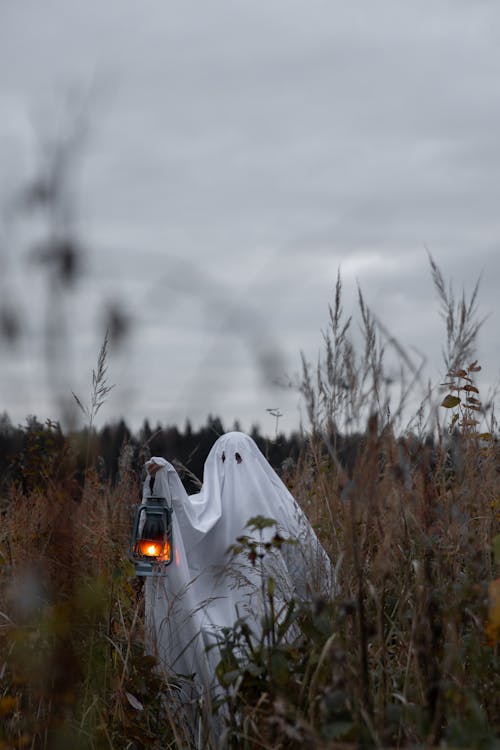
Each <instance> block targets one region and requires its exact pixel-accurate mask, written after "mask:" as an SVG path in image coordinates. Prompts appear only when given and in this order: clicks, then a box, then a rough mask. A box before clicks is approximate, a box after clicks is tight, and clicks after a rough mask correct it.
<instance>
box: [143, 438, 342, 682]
mask: <svg viewBox="0 0 500 750" xmlns="http://www.w3.org/2000/svg"><path fill="white" fill-rule="evenodd" d="M146 469H147V471H148V477H147V478H146V481H145V483H144V498H146V497H148V496H150V495H155V496H164V497H170V498H171V500H172V506H173V509H174V513H173V535H174V547H175V553H174V561H173V563H172V564H171V565H170V566H169V568H168V569H167V574H166V576H161V577H155V578H148V579H147V581H146V622H147V630H148V637H149V642H150V647H151V649H152V650H153V651H154V653H155V654H156V655H157V657H158V659H159V661H160V664H161V665H162V666H164V667H165V669H166V670H167V672H170V673H171V672H175V673H177V674H181V675H189V676H191V677H192V676H193V675H194V676H195V677H194V680H195V682H196V683H197V684H199V685H201V686H203V687H209V686H210V685H211V684H212V683H213V680H214V670H215V666H216V664H217V662H218V654H217V649H216V648H213V644H214V643H215V642H216V640H217V635H218V633H219V632H220V629H221V628H223V627H230V626H232V625H233V624H234V622H235V621H236V619H237V618H238V617H245V618H246V619H247V622H248V624H249V625H250V627H251V629H252V630H253V632H254V633H255V634H256V635H258V633H259V632H260V627H261V625H260V623H261V617H262V614H263V609H262V601H261V591H262V576H263V575H264V576H265V577H266V578H267V577H268V576H272V577H273V579H274V581H275V583H276V586H275V596H276V598H277V599H278V601H279V600H281V601H282V602H287V601H288V600H289V599H290V597H292V596H295V597H296V598H304V597H308V596H312V595H314V594H315V593H316V594H323V595H326V596H328V595H329V594H331V593H332V591H331V588H332V573H331V563H330V560H329V558H328V556H327V554H326V552H325V551H324V550H323V548H322V547H321V545H320V543H319V541H318V539H317V537H316V534H315V533H314V531H313V529H312V527H311V525H310V524H309V522H308V520H307V518H306V516H305V515H304V513H303V511H302V510H301V509H300V508H299V506H298V505H297V503H296V502H295V500H294V498H293V497H292V495H291V494H290V492H289V491H288V490H287V488H286V487H285V485H284V484H283V482H282V481H281V480H280V478H279V477H278V475H277V474H276V472H275V471H274V470H273V469H272V468H271V466H270V465H269V463H268V462H267V461H266V459H265V458H264V456H263V455H262V453H261V452H260V450H259V449H258V447H257V445H256V444H255V442H254V441H253V440H252V438H250V437H249V436H248V435H245V434H243V433H241V432H229V433H227V434H226V435H223V436H222V437H221V438H219V439H218V440H217V441H216V442H215V444H214V446H213V447H212V450H211V451H210V454H209V456H208V458H207V460H206V462H205V467H204V473H203V486H202V489H201V491H200V492H199V493H198V494H196V495H191V496H188V495H187V493H186V491H185V490H184V487H183V485H182V483H181V481H180V478H179V476H178V475H177V472H176V471H175V469H174V467H173V466H172V465H171V464H170V463H168V462H167V461H166V460H165V459H164V458H158V457H153V458H152V459H151V460H150V461H148V462H147V464H146ZM153 478H154V481H152V479H153ZM256 516H263V517H265V518H269V519H274V520H275V521H276V522H277V526H274V527H266V528H264V529H263V530H262V531H257V532H253V534H252V536H255V538H256V539H257V540H261V541H264V542H266V541H271V540H272V538H273V537H274V535H275V534H276V532H277V531H278V532H279V534H280V535H281V536H282V537H285V538H292V539H294V540H296V543H295V544H283V545H282V546H281V547H280V548H277V547H275V546H273V548H272V549H271V551H269V552H268V553H266V554H265V555H264V558H263V559H262V561H261V560H259V561H258V563H257V564H256V563H255V562H252V561H251V560H249V558H248V556H246V555H245V554H243V553H242V554H240V555H238V556H236V557H235V556H231V555H230V554H228V552H227V550H228V548H229V547H230V545H232V544H234V543H235V541H236V539H237V537H240V536H241V535H244V534H247V535H249V534H250V533H251V532H250V531H249V529H248V528H245V527H246V524H247V522H248V521H249V519H250V518H254V517H256ZM209 646H211V648H210V649H208V650H207V647H209Z"/></svg>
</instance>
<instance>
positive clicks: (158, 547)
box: [137, 539, 170, 561]
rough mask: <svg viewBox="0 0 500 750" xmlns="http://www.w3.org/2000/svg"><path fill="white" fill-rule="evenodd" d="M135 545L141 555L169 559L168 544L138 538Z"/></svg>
mask: <svg viewBox="0 0 500 750" xmlns="http://www.w3.org/2000/svg"><path fill="white" fill-rule="evenodd" d="M137 546H138V548H139V553H140V554H141V555H142V556H143V557H156V558H157V559H159V560H165V561H167V560H170V544H169V543H168V542H165V541H163V539H162V540H161V541H158V540H154V539H139V541H138V543H137Z"/></svg>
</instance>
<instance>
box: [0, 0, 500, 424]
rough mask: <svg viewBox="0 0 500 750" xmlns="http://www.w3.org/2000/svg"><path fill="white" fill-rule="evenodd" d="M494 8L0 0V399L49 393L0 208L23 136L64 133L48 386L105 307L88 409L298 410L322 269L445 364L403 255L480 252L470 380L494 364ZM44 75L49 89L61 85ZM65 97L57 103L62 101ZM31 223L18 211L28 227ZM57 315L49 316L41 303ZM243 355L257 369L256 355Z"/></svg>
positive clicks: (468, 267)
mask: <svg viewBox="0 0 500 750" xmlns="http://www.w3.org/2000/svg"><path fill="white" fill-rule="evenodd" d="M499 39H500V5H499V4H498V3H497V2H493V1H492V2H488V1H487V0H474V2H472V0H468V1H467V2H465V1H463V2H461V1H460V0H452V1H451V0H450V2H445V1H442V2H439V3H437V2H435V0H429V1H428V2H419V1H418V0H415V2H412V3H403V2H401V0H394V1H389V0H380V2H378V1H375V2H374V0H369V1H368V0H367V1H366V2H355V1H353V2H340V1H337V0H324V1H323V2H320V1H319V0H307V2H306V1H305V0H304V1H303V2H295V0H279V1H272V0H271V1H270V0H265V2H264V0H251V2H250V1H249V2H238V1H236V0H207V1H206V2H197V3H195V2H193V1H192V0H191V1H189V0H182V1H179V2H171V1H170V0H161V1H160V0H156V2H153V1H152V0H141V2H129V1H128V0H107V2H105V3H102V2H97V1H96V0H87V2H85V3H81V2H73V1H72V0H45V1H44V2H43V3H40V2H39V0H10V1H9V0H0V159H1V174H2V177H1V183H0V202H1V203H0V208H2V215H3V216H4V217H6V218H4V219H3V223H2V225H1V226H0V232H1V234H0V239H1V245H0V250H1V256H0V260H1V263H2V282H1V286H0V293H1V294H2V297H3V301H4V303H5V301H6V300H7V301H8V304H9V305H11V306H16V309H19V311H20V313H19V314H20V315H21V320H22V323H23V326H24V330H25V333H24V335H23V338H22V340H21V342H20V343H19V344H18V345H17V347H15V348H14V349H12V348H8V347H6V346H5V345H2V359H1V370H0V388H1V391H0V395H1V402H0V410H1V409H4V408H5V409H6V410H7V411H8V412H9V414H10V415H11V416H12V418H13V420H14V421H15V422H22V421H23V420H24V418H25V416H26V415H27V414H30V413H35V414H37V415H39V416H40V417H41V418H45V417H49V416H55V417H57V416H58V415H57V414H56V413H55V412H54V409H56V407H55V405H54V403H53V397H54V388H55V386H54V377H55V376H54V372H53V371H51V370H50V368H49V369H48V368H47V363H46V351H45V349H44V345H43V336H44V331H45V330H46V327H47V325H48V314H49V313H48V312H47V311H48V310H49V308H50V305H49V304H48V302H47V289H46V284H45V283H44V279H43V269H40V267H39V266H36V265H34V264H33V263H32V262H30V261H29V258H30V257H31V255H32V245H33V242H34V238H36V237H37V236H38V235H37V232H38V233H41V234H43V226H42V225H41V224H40V222H38V223H37V222H36V221H34V219H33V217H30V218H29V219H28V218H24V219H22V218H19V217H14V218H13V217H12V214H11V212H9V210H7V209H6V206H9V205H11V203H12V196H14V195H16V194H18V192H19V190H21V189H22V188H23V187H25V186H26V184H27V182H28V181H29V180H30V179H32V178H33V175H34V174H35V173H36V171H37V169H39V164H40V142H41V141H43V138H44V137H46V136H47V134H48V133H49V134H52V135H53V134H57V136H58V137H59V138H62V137H63V136H64V135H65V134H67V133H68V131H69V130H70V129H71V121H72V117H71V116H70V115H67V114H64V113H65V112H67V111H69V112H73V114H74V112H75V111H76V110H77V108H78V106H80V105H77V104H75V102H79V101H80V102H81V101H85V105H84V113H85V119H86V121H87V124H88V132H87V134H86V136H85V138H84V141H83V143H82V148H81V149H80V151H79V155H78V159H75V164H74V168H73V171H72V173H71V180H70V182H71V186H72V187H73V188H74V208H75V216H76V218H75V227H76V229H77V231H78V236H79V238H80V241H81V244H82V246H83V248H84V249H85V258H84V264H83V268H82V276H81V278H79V280H78V283H77V284H76V285H75V288H74V290H73V291H72V294H71V298H70V299H67V300H63V301H61V310H60V311H59V314H62V315H63V316H64V320H65V322H66V324H67V328H68V333H69V336H68V338H69V341H68V342H67V343H66V345H65V346H66V349H64V350H63V354H62V356H63V360H64V362H63V364H61V366H60V368H59V369H60V370H61V372H63V375H62V376H61V380H60V383H59V385H58V387H63V388H66V389H67V392H68V393H69V392H70V391H71V390H74V391H76V392H77V393H78V394H79V395H81V396H82V398H85V397H86V393H87V391H88V389H89V387H90V377H91V371H92V367H93V366H94V365H95V360H96V357H97V352H98V350H99V346H100V343H101V341H102V335H103V320H104V319H105V311H106V309H108V308H109V306H110V305H114V306H121V307H122V308H123V309H126V311H127V313H128V315H129V317H130V321H131V328H130V335H129V336H128V338H127V339H126V341H125V342H124V343H123V345H122V347H121V348H119V349H118V348H116V347H115V348H113V349H112V351H111V354H110V359H109V363H108V372H109V378H110V381H111V382H113V383H116V387H115V389H114V390H113V392H112V393H111V394H110V396H109V399H108V401H107V403H106V405H105V406H104V407H103V409H102V411H101V413H100V415H99V420H100V422H101V423H102V422H104V421H107V420H111V419H114V418H115V417H118V416H121V415H123V416H124V417H125V418H126V420H127V421H128V422H129V423H130V424H131V425H132V426H134V427H137V426H139V425H140V424H141V422H142V421H143V419H144V418H146V417H147V418H149V419H150V420H151V421H152V422H153V423H155V422H156V421H157V420H159V421H160V422H162V423H170V424H172V423H179V424H181V425H182V424H183V423H184V421H185V419H186V418H190V419H191V420H192V421H193V422H194V423H195V424H198V423H200V422H204V421H205V418H206V416H207V415H208V414H209V413H211V414H214V415H220V416H222V417H223V419H224V420H225V422H226V424H227V425H228V426H230V425H231V423H232V421H233V420H234V419H236V418H238V419H239V420H240V421H241V423H242V426H243V427H244V428H245V429H248V428H249V427H250V426H251V424H252V423H254V422H259V423H260V424H261V426H262V427H263V429H264V431H267V432H272V430H273V429H274V421H273V419H272V418H271V417H270V416H269V415H268V414H267V413H266V409H267V408H270V407H279V408H280V409H281V410H282V412H283V413H284V417H283V420H282V422H281V424H282V426H283V427H284V428H286V429H292V428H294V427H296V426H297V425H298V424H299V420H300V414H301V412H300V404H299V398H298V396H297V394H296V393H295V392H292V391H284V390H280V389H276V387H275V386H273V385H272V382H271V381H272V380H273V378H274V377H275V376H276V375H278V376H280V375H282V376H283V378H286V377H293V376H294V374H295V373H297V372H298V371H299V369H300V351H301V350H303V351H304V352H305V353H306V355H307V357H308V358H310V359H314V358H315V356H316V354H317V352H318V350H319V349H320V347H321V329H323V328H325V326H326V322H327V317H328V304H329V303H330V302H331V300H332V294H333V289H334V285H335V280H336V275H337V269H338V268H339V267H340V268H341V272H342V277H343V280H344V291H345V298H344V306H345V308H346V311H347V312H348V313H350V312H351V311H352V312H354V311H355V307H356V296H357V292H356V285H357V284H359V285H360V286H361V288H362V290H363V292H364V295H365V298H366V301H367V303H368V304H369V305H370V307H371V308H372V310H373V312H374V314H375V315H376V316H377V318H379V319H380V320H381V322H382V323H383V324H384V325H385V326H386V327H387V328H388V329H389V330H390V332H391V334H394V335H395V336H396V337H398V338H399V339H400V340H401V341H402V342H403V343H404V344H405V345H406V346H408V347H415V348H416V349H417V350H418V351H420V352H422V353H423V354H425V355H426V357H427V359H428V365H427V372H428V376H429V377H430V378H431V380H432V382H433V383H439V382H440V380H442V377H443V366H442V362H441V359H440V350H441V346H442V344H443V341H444V324H443V323H442V321H441V320H440V318H439V313H438V307H439V306H438V302H437V299H436V296H435V294H434V291H433V286H432V281H431V275H430V271H429V263H428V258H427V251H429V252H430V253H431V254H432V256H433V257H434V259H435V260H436V262H437V263H438V265H439V266H440V268H441V270H442V272H443V274H444V275H445V277H446V278H447V279H451V280H453V283H454V285H455V288H456V290H457V292H459V293H461V290H462V288H465V290H466V291H471V290H472V287H473V285H474V282H475V280H476V279H477V277H478V276H479V275H480V274H482V282H481V292H480V298H479V301H480V310H481V313H482V314H483V315H489V318H488V320H487V322H486V323H485V325H484V327H483V330H482V334H481V337H480V341H479V343H480V349H479V356H480V359H481V364H482V365H483V373H482V381H481V383H482V385H483V388H484V389H486V388H487V387H489V386H491V385H493V384H494V383H495V382H496V381H497V379H498V376H499V369H500V347H499V343H500V336H499V333H498V330H499V304H498V285H499V271H500V252H499V244H500V211H499V207H498V202H499V198H500V149H499V147H498V140H499V134H500V45H499V43H498V40H499ZM68 92H71V94H70V95H68ZM68 98H69V100H70V101H71V102H72V103H71V104H70V105H67V102H68ZM28 225H29V226H28ZM61 311H62V312H61ZM263 363H265V365H266V366H263Z"/></svg>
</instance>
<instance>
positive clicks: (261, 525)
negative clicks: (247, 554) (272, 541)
mask: <svg viewBox="0 0 500 750" xmlns="http://www.w3.org/2000/svg"><path fill="white" fill-rule="evenodd" d="M276 525H277V521H275V520H274V518H266V517H265V516H253V517H252V518H249V519H248V521H247V523H246V524H245V528H247V529H253V530H254V531H257V530H258V531H262V529H267V528H269V527H270V526H276Z"/></svg>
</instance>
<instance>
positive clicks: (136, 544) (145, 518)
mask: <svg viewBox="0 0 500 750" xmlns="http://www.w3.org/2000/svg"><path fill="white" fill-rule="evenodd" d="M172 553H173V540H172V507H171V505H169V504H167V501H166V499H165V498H161V497H150V498H147V500H146V502H145V503H143V504H142V505H140V506H138V508H137V509H136V515H135V521H134V529H133V532H132V539H131V544H130V557H131V560H132V561H133V563H134V565H135V570H136V573H137V575H146V576H149V575H156V574H160V575H161V574H163V573H164V572H165V567H166V566H167V565H169V564H170V563H171V562H172Z"/></svg>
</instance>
